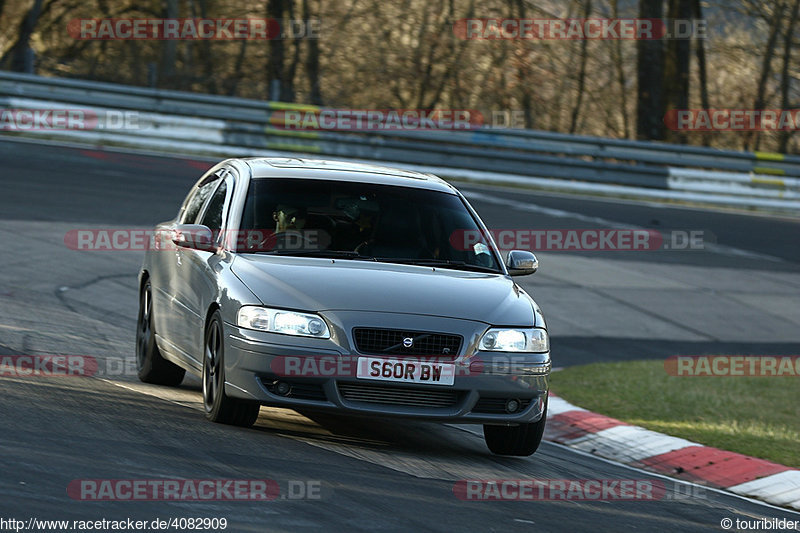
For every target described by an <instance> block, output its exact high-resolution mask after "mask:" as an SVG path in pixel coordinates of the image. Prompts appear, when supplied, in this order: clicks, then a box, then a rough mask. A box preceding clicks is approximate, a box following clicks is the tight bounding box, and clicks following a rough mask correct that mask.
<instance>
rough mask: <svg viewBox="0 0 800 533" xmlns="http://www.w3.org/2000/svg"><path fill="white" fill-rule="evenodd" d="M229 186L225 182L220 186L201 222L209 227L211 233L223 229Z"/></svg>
mask: <svg viewBox="0 0 800 533" xmlns="http://www.w3.org/2000/svg"><path fill="white" fill-rule="evenodd" d="M227 190H228V186H227V185H226V183H225V182H224V181H223V182H222V183H220V185H219V189H217V192H215V193H214V196H212V197H211V201H209V202H208V207H207V208H206V212H205V214H204V215H203V220H202V221H201V222H200V223H201V224H203V225H204V226H208V227H209V228H210V229H211V231H214V232H217V231H219V230H221V229H222V211H223V209H225V193H226V192H227Z"/></svg>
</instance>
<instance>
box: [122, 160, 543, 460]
mask: <svg viewBox="0 0 800 533" xmlns="http://www.w3.org/2000/svg"><path fill="white" fill-rule="evenodd" d="M537 267H538V262H537V260H536V257H535V256H534V255H533V254H532V253H530V252H525V251H512V252H510V253H509V254H508V256H507V259H506V261H505V262H504V261H503V259H502V256H501V255H500V253H499V251H498V249H497V246H496V245H495V243H494V241H493V240H492V238H491V235H490V233H489V232H488V230H487V229H486V227H485V225H484V224H483V222H481V220H480V218H479V217H478V215H477V213H476V212H475V211H474V210H473V209H472V207H471V206H470V205H469V203H468V202H467V200H466V199H465V198H464V196H463V195H462V194H461V193H460V192H459V191H458V190H456V189H455V188H454V187H453V186H451V185H450V184H448V183H447V182H445V181H443V180H441V179H439V178H437V177H435V176H433V175H430V174H420V173H416V172H407V171H403V170H397V169H391V168H386V167H379V166H372V165H361V164H353V163H343V162H335V161H318V160H305V159H277V158H272V159H268V158H248V159H229V160H226V161H223V162H221V163H219V164H217V165H216V166H214V167H213V168H211V169H210V170H209V171H208V172H206V173H205V174H204V175H203V176H202V177H201V178H200V179H199V180H198V181H197V183H196V184H195V185H194V186H193V187H192V188H191V190H190V191H189V194H188V196H187V197H186V200H185V201H184V203H183V205H182V206H181V208H180V211H179V213H178V215H177V217H176V218H175V219H174V220H170V221H168V222H164V223H161V224H159V225H158V226H157V227H156V228H155V230H154V231H153V232H152V236H151V238H150V246H149V249H148V251H147V253H146V255H145V259H144V263H143V265H142V269H141V272H140V276H139V280H140V300H139V301H140V305H139V315H138V326H137V336H136V356H137V365H138V371H139V378H140V379H141V380H142V381H145V382H148V383H157V384H163V385H177V384H179V383H180V382H181V381H182V379H183V377H184V374H185V372H186V371H187V370H188V371H189V372H192V373H193V374H196V375H198V376H199V377H201V379H202V383H203V402H204V405H205V411H206V416H207V418H208V419H209V420H211V421H214V422H220V423H226V424H235V425H241V426H250V425H252V424H253V423H255V421H256V419H257V417H258V413H259V407H260V406H261V405H270V406H278V407H287V408H293V409H312V410H325V409H328V410H333V411H339V412H345V413H350V414H361V415H368V416H376V415H377V416H383V417H393V416H396V417H406V418H417V419H423V420H434V421H450V422H460V423H477V424H483V426H484V436H485V439H486V443H487V445H488V447H489V449H490V450H491V451H492V452H494V453H497V454H504V455H530V454H532V453H533V452H535V451H536V449H537V447H538V446H539V442H540V441H541V438H542V432H543V431H544V425H545V419H546V416H547V397H548V386H549V377H550V346H549V338H548V334H547V328H546V325H545V321H544V317H543V316H542V313H541V311H540V309H539V307H538V306H537V304H536V303H535V302H534V301H533V299H532V298H531V297H530V296H529V295H528V294H527V293H526V292H525V291H524V290H523V289H522V288H521V287H520V286H519V285H517V284H516V283H515V282H514V280H513V279H512V276H519V275H526V274H532V273H533V272H535V271H536V269H537Z"/></svg>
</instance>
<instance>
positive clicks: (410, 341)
mask: <svg viewBox="0 0 800 533" xmlns="http://www.w3.org/2000/svg"><path fill="white" fill-rule="evenodd" d="M403 346H404V347H406V348H411V347H412V346H414V339H413V338H411V337H406V338H405V339H403Z"/></svg>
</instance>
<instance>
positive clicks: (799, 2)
mask: <svg viewBox="0 0 800 533" xmlns="http://www.w3.org/2000/svg"><path fill="white" fill-rule="evenodd" d="M798 13H800V0H794V4H793V5H792V12H791V15H790V17H789V24H788V25H787V26H786V31H785V32H784V35H783V62H782V67H781V109H788V108H789V107H790V105H791V104H790V103H789V89H790V86H791V83H792V76H791V74H790V73H789V66H790V65H791V62H792V42H793V40H794V30H795V26H797V17H798ZM792 133H793V132H792V131H790V130H781V131H780V133H779V134H778V151H779V152H786V150H787V149H788V147H789V139H791V136H792Z"/></svg>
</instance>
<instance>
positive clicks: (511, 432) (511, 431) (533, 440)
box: [483, 401, 547, 456]
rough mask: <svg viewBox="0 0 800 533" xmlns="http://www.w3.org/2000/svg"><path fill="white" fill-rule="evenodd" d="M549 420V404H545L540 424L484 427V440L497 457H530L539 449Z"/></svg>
mask: <svg viewBox="0 0 800 533" xmlns="http://www.w3.org/2000/svg"><path fill="white" fill-rule="evenodd" d="M546 420H547V402H546V401H545V404H544V412H543V413H542V418H541V419H539V421H538V422H533V423H530V424H519V425H517V426H491V425H488V424H486V425H484V426H483V438H484V440H485V441H486V446H488V447H489V450H491V452H492V453H496V454H497V455H522V456H528V455H533V453H534V452H535V451H536V450H537V448H539V443H540V442H542V435H543V434H544V425H545V422H546Z"/></svg>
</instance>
